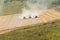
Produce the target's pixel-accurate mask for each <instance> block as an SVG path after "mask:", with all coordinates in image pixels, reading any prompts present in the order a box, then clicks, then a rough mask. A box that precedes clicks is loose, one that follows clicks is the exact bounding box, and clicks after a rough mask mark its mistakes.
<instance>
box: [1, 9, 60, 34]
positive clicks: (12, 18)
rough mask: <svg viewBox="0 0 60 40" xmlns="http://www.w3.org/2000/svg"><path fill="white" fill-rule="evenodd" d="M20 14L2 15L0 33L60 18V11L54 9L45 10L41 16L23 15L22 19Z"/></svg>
mask: <svg viewBox="0 0 60 40" xmlns="http://www.w3.org/2000/svg"><path fill="white" fill-rule="evenodd" d="M19 16H20V14H13V15H7V16H0V34H3V33H6V32H8V31H11V30H10V29H14V28H19V27H21V28H22V27H24V26H28V25H34V24H38V23H47V22H51V21H54V20H58V19H60V13H59V12H57V11H55V10H53V9H50V10H48V11H46V12H43V13H42V14H41V15H40V16H35V17H34V18H32V17H31V16H29V18H26V17H23V19H20V18H19Z"/></svg>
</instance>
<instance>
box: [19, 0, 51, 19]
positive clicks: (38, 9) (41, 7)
mask: <svg viewBox="0 0 60 40" xmlns="http://www.w3.org/2000/svg"><path fill="white" fill-rule="evenodd" d="M50 4H51V3H50V0H27V1H26V6H25V7H24V8H22V14H21V15H20V16H19V17H20V18H21V19H23V17H26V18H29V17H30V16H31V17H32V18H35V16H40V15H41V14H42V13H43V11H46V10H47V9H48V6H49V5H50Z"/></svg>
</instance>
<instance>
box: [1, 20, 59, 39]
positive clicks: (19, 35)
mask: <svg viewBox="0 0 60 40" xmlns="http://www.w3.org/2000/svg"><path fill="white" fill-rule="evenodd" d="M0 40H60V20H58V21H55V22H51V23H46V24H38V25H34V26H28V27H27V28H23V29H17V30H14V31H12V32H9V33H7V34H2V35H0Z"/></svg>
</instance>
